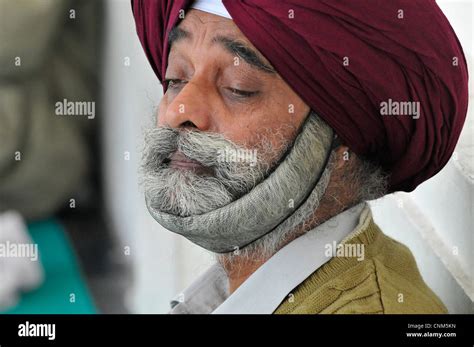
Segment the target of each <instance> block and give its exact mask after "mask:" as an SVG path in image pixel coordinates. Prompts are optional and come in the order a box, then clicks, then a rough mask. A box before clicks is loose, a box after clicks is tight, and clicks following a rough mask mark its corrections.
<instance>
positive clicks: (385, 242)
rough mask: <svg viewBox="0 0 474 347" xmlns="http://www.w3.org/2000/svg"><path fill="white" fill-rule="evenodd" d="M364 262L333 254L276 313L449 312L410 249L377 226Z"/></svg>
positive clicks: (364, 238)
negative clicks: (427, 283) (429, 283)
mask: <svg viewBox="0 0 474 347" xmlns="http://www.w3.org/2000/svg"><path fill="white" fill-rule="evenodd" d="M374 228H376V229H375V230H374V231H373V235H370V237H368V238H367V237H365V236H364V235H361V237H358V240H351V242H354V241H357V242H359V241H361V240H363V241H364V242H365V241H366V240H368V239H370V240H371V241H370V242H369V243H368V244H367V247H366V256H365V258H364V259H363V260H362V261H358V260H356V259H354V258H333V259H331V260H330V261H329V262H328V263H326V264H325V265H324V266H322V267H321V268H320V269H318V270H317V271H316V272H314V273H313V274H312V275H311V276H310V277H309V278H307V279H306V280H305V281H304V282H303V283H302V284H300V285H299V286H298V287H297V288H295V289H294V290H293V292H292V293H290V294H289V295H288V297H287V298H286V299H285V300H284V301H283V302H282V303H281V305H280V306H279V307H278V309H277V310H276V311H275V313H277V314H278V313H283V314H285V313H302V314H315V313H325V314H347V313H353V314H370V313H379V314H397V313H408V314H410V313H413V314H415V313H447V310H446V308H445V306H444V305H443V303H442V302H441V301H440V300H439V299H438V297H437V296H436V294H434V293H433V291H432V290H431V289H430V288H429V287H428V286H427V285H426V283H425V282H424V281H423V278H422V277H421V275H420V273H419V271H418V267H417V265H416V261H415V259H414V257H413V255H412V254H411V252H410V250H409V249H408V248H407V247H406V246H405V245H403V244H401V243H399V242H397V241H395V240H393V239H391V238H389V237H388V236H386V235H384V234H383V233H382V232H381V231H380V230H379V229H378V227H376V226H375V224H374Z"/></svg>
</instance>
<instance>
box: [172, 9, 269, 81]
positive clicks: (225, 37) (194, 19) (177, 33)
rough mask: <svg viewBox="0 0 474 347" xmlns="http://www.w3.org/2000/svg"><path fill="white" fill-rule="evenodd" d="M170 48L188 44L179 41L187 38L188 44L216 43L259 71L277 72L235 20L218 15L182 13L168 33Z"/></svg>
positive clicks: (196, 12)
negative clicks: (184, 14) (183, 15)
mask: <svg viewBox="0 0 474 347" xmlns="http://www.w3.org/2000/svg"><path fill="white" fill-rule="evenodd" d="M168 39H169V42H170V44H171V51H173V46H175V45H176V44H177V43H178V44H179V43H180V42H181V45H180V46H181V48H185V47H190V46H189V45H183V44H182V43H183V42H185V41H187V42H188V43H192V46H194V47H197V46H202V45H206V46H209V47H210V46H212V45H216V44H217V45H220V46H221V48H223V49H224V50H225V51H227V52H228V53H230V54H233V55H234V56H239V57H240V58H242V59H243V60H244V61H245V62H247V63H248V64H249V65H250V66H251V67H253V68H256V69H257V70H260V71H262V72H265V73H268V74H273V75H277V73H276V71H275V69H274V68H273V67H272V66H271V64H270V63H269V61H268V60H267V59H266V58H265V57H264V56H263V55H262V54H261V53H260V52H259V51H258V49H256V48H255V46H253V45H252V43H251V42H250V41H249V40H248V39H247V38H246V37H245V35H244V34H243V33H242V32H241V31H240V29H239V28H238V27H237V25H235V23H234V22H233V21H232V20H231V19H229V18H224V17H222V16H218V15H214V14H211V13H207V12H203V11H200V10H194V9H193V10H191V11H190V12H189V13H188V14H187V15H186V17H185V18H184V19H183V20H182V21H181V22H180V23H179V25H178V26H177V28H174V29H173V30H172V31H171V32H170V34H169V38H168Z"/></svg>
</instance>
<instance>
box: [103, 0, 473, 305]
mask: <svg viewBox="0 0 474 347" xmlns="http://www.w3.org/2000/svg"><path fill="white" fill-rule="evenodd" d="M107 5H108V6H107V13H108V16H107V17H108V18H107V21H106V23H107V29H108V33H107V37H106V39H107V40H106V41H107V42H106V56H105V60H104V62H105V72H104V97H105V99H104V109H105V115H104V120H103V122H104V125H105V126H104V129H103V147H104V151H105V152H104V153H105V155H104V157H105V163H104V169H105V176H104V182H105V184H106V198H107V203H108V205H109V214H110V217H111V221H112V223H113V226H114V227H115V228H116V230H117V232H118V233H119V236H120V237H121V239H122V242H123V246H124V247H125V246H130V247H131V255H130V256H129V257H128V258H127V259H129V260H130V261H133V268H134V270H135V280H134V286H133V289H132V290H131V292H130V295H129V301H128V303H129V307H130V309H131V310H133V311H135V312H146V313H152V312H153V313H160V312H167V310H168V300H169V299H170V298H171V297H173V296H174V295H175V294H178V293H179V291H180V290H182V289H183V288H185V287H186V286H187V285H188V284H189V283H190V282H191V281H192V280H193V279H194V278H195V277H197V276H198V275H199V274H200V273H201V272H202V271H204V270H205V268H206V267H207V266H208V265H209V264H210V262H211V256H210V255H209V254H208V253H207V252H205V251H203V250H201V249H200V248H199V247H197V246H194V245H192V244H191V243H190V242H189V241H187V240H185V239H184V238H181V237H178V236H175V235H174V234H172V233H170V232H167V231H165V230H163V228H161V226H159V225H158V224H157V223H156V222H155V221H154V220H153V219H152V218H151V217H150V216H149V214H148V212H147V211H146V208H145V205H144V202H143V198H142V195H141V193H140V191H139V189H138V185H137V182H138V176H137V164H138V163H139V159H140V158H139V148H140V143H141V138H142V136H141V134H142V132H141V131H142V127H143V126H144V125H145V124H147V123H148V124H149V122H150V121H151V115H152V113H153V108H154V106H155V105H156V104H157V103H158V102H159V99H160V97H161V87H160V86H159V83H158V82H157V80H156V78H155V75H154V73H153V71H152V69H151V68H150V66H149V64H148V62H147V61H146V58H145V55H144V53H143V52H142V49H141V47H140V44H139V41H138V39H137V36H136V34H135V28H134V23H133V19H132V14H131V8H130V2H129V0H107ZM440 6H441V7H442V9H443V10H444V11H445V13H446V15H447V16H448V18H449V19H450V21H451V24H452V25H453V27H454V29H455V30H456V32H457V34H458V36H459V38H460V40H461V42H462V43H463V46H464V48H465V52H466V53H470V54H471V55H472V44H471V40H472V38H473V34H472V18H474V15H473V6H472V3H471V2H470V1H469V0H466V1H448V0H444V1H441V2H440ZM126 57H129V58H130V66H126V65H125V64H124V63H125V60H124V59H125V58H126ZM471 71H474V69H472V66H471ZM471 80H472V78H471ZM471 90H473V89H472V88H471ZM471 113H472V112H471ZM472 121H473V117H472V114H471V115H470V122H471V123H470V124H471V126H469V128H470V129H471V130H472ZM472 139H473V135H472V132H465V133H464V134H463V139H462V141H461V142H460V145H459V146H458V148H457V149H456V153H457V157H456V158H455V159H456V160H452V161H451V162H450V164H449V165H448V167H447V168H446V169H445V170H443V171H442V172H441V173H440V174H439V175H437V176H436V177H435V178H433V179H431V180H430V181H428V182H427V183H425V184H423V185H422V186H420V187H419V188H418V189H417V190H416V191H415V192H413V193H412V194H395V195H392V196H389V197H386V198H384V199H381V200H380V201H377V202H375V204H373V210H374V216H375V219H376V221H377V222H378V224H379V225H380V226H381V227H382V229H383V230H384V232H386V233H387V234H389V235H390V236H392V237H394V238H396V239H398V240H400V241H401V242H403V243H405V244H406V245H407V246H409V247H410V249H411V250H412V252H413V253H414V255H415V258H416V259H417V262H418V265H419V267H420V270H421V272H422V275H423V276H424V278H425V280H426V281H427V282H428V284H429V285H430V286H431V287H432V289H433V290H434V291H435V292H436V293H437V294H438V295H439V296H440V297H441V298H442V300H443V301H444V302H445V303H446V305H447V306H448V309H449V310H450V311H451V312H459V313H460V312H472V301H471V300H472V299H473V297H472V295H473V293H472V285H473V275H472V270H471V269H472V267H473V265H474V264H473V255H472V252H471V250H470V248H471V247H472V245H473V242H472V241H473V240H472V230H474V225H473V220H472V216H473V213H472V212H473V203H472V197H473V169H472V164H471V163H472V162H473V140H472ZM125 152H129V153H130V160H125V157H124V153H125ZM455 247H457V253H456V252H454V250H455V249H456V248H455ZM124 257H127V256H125V255H124ZM466 293H468V294H466ZM469 295H470V296H471V298H470V299H469Z"/></svg>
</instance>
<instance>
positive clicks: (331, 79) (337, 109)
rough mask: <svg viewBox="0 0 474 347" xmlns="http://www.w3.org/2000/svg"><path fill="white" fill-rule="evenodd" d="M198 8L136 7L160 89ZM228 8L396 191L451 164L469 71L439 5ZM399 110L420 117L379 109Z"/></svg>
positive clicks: (242, 0) (188, 0)
mask: <svg viewBox="0 0 474 347" xmlns="http://www.w3.org/2000/svg"><path fill="white" fill-rule="evenodd" d="M192 3H193V1H192V0H175V1H171V0H132V9H133V15H134V17H135V21H136V27H137V32H138V36H139V38H140V41H141V43H142V46H143V48H144V50H145V52H146V55H147V57H148V59H149V61H150V63H151V65H152V67H153V69H154V71H155V73H156V75H157V76H158V78H159V79H160V81H162V80H163V76H164V73H165V71H166V66H167V57H168V40H167V38H168V33H169V31H170V29H171V28H172V27H173V26H174V25H175V24H176V23H177V22H178V20H179V15H180V13H181V14H183V11H182V10H184V11H186V10H188V9H189V8H190V5H191V4H192ZM223 4H224V5H225V7H226V9H227V11H228V12H229V13H230V15H231V16H232V19H233V21H234V22H235V24H236V25H237V26H238V27H239V29H240V30H241V31H242V32H243V33H244V35H245V36H246V37H247V38H248V40H250V42H252V44H253V45H254V46H255V47H257V49H258V50H259V51H260V52H261V53H262V54H263V55H264V56H265V57H266V58H267V59H268V61H269V62H270V63H271V64H272V65H273V66H274V67H275V69H276V70H277V71H278V73H279V74H280V75H281V76H282V78H283V79H284V80H285V81H286V82H287V83H288V84H289V85H290V86H291V87H292V88H293V90H294V91H295V92H296V93H297V94H298V95H299V96H300V97H301V98H302V99H303V100H304V101H305V102H306V103H307V104H308V105H309V106H310V107H311V108H312V109H313V110H314V111H316V113H317V114H318V115H319V116H320V117H321V118H323V119H324V120H325V121H326V122H327V123H328V124H329V125H330V126H331V127H332V128H333V129H334V131H335V132H336V133H337V134H338V136H339V137H340V138H341V140H342V142H343V143H344V144H345V145H347V146H348V147H349V148H350V149H351V150H352V151H354V152H355V153H356V154H358V155H361V156H363V157H366V158H368V159H371V160H373V161H375V162H377V163H379V164H380V165H382V167H383V168H384V169H385V170H386V171H387V172H388V173H390V192H393V191H398V190H403V191H412V190H413V189H415V188H416V186H417V185H418V184H420V183H422V182H423V181H425V180H427V179H428V178H430V177H432V176H433V175H435V174H436V173H437V172H439V171H440V170H441V169H442V168H443V167H444V165H445V164H446V163H447V162H448V160H449V158H450V156H451V155H452V153H453V151H454V147H455V145H456V142H457V140H458V138H459V134H460V132H461V129H462V126H463V124H464V119H465V117H466V112H467V103H468V89H467V88H468V87H467V85H468V83H467V82H468V72H467V66H466V60H465V57H464V54H463V51H462V47H461V45H460V43H459V41H458V39H457V37H456V34H455V33H454V31H453V29H452V27H451V25H450V24H449V22H448V20H447V19H446V17H445V16H444V14H443V13H442V12H441V10H440V9H439V7H438V5H437V4H436V3H435V1H433V0H424V1H419V0H417V1H414V0H396V1H394V0H392V1H387V0H351V1H347V0H341V1H337V0H280V1H274V0H223ZM180 10H181V11H180ZM181 17H182V16H181ZM164 88H166V86H164ZM393 101H395V104H396V103H401V102H410V103H419V104H418V105H419V111H420V113H419V118H418V119H414V118H415V117H414V116H410V115H384V114H382V113H383V112H382V105H385V106H387V105H388V109H391V110H393V112H392V114H393V113H396V111H395V109H392V106H393V105H395V104H393V103H392V102H393ZM386 110H387V109H386ZM389 112H390V111H389Z"/></svg>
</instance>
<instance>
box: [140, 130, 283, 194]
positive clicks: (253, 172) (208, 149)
mask: <svg viewBox="0 0 474 347" xmlns="http://www.w3.org/2000/svg"><path fill="white" fill-rule="evenodd" d="M145 144H146V148H145V151H144V152H143V157H142V170H143V171H144V172H145V173H147V175H153V174H154V173H155V174H158V173H159V172H160V171H163V170H171V169H170V168H169V166H168V163H169V161H170V157H171V156H172V154H173V153H175V152H177V151H179V152H180V153H182V154H183V155H184V156H185V157H187V158H188V159H190V160H193V161H196V162H198V163H199V164H201V165H202V166H203V167H204V168H207V169H211V170H210V171H211V172H212V176H214V177H215V178H216V179H217V180H219V182H221V183H222V184H223V185H224V186H225V187H226V188H227V189H228V190H229V191H230V192H231V193H232V194H243V193H245V192H246V191H248V190H249V189H250V188H252V187H253V186H255V185H256V184H258V183H259V182H260V181H262V180H263V179H264V178H265V177H266V175H267V174H268V173H269V171H270V169H271V166H272V161H271V160H270V161H268V160H265V158H268V157H269V156H272V157H274V156H275V148H273V147H272V146H271V145H270V144H268V143H267V142H266V141H261V143H260V144H259V146H258V148H257V149H251V150H250V149H249V148H245V147H243V146H240V145H238V144H235V143H234V142H232V141H231V140H228V139H227V138H225V137H224V136H223V135H221V134H217V133H209V132H203V131H200V130H189V129H176V128H170V127H157V128H153V129H149V130H147V131H146V133H145ZM249 151H253V152H252V153H254V154H255V155H254V158H252V160H251V161H249V160H245V158H240V159H244V160H226V159H228V158H229V156H227V157H226V156H223V153H234V154H236V153H237V154H238V153H248V152H249ZM257 153H258V156H257ZM234 159H235V156H234ZM247 159H248V158H247ZM191 174H192V173H188V175H191Z"/></svg>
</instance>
